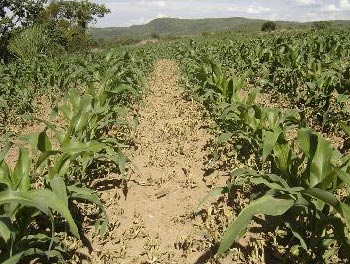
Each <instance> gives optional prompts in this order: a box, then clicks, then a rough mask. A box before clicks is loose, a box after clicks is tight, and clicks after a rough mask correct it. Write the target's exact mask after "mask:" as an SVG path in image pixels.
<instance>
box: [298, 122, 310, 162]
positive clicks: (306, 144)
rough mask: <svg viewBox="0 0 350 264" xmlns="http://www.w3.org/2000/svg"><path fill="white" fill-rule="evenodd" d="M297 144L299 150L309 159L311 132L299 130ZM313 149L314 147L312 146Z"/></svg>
mask: <svg viewBox="0 0 350 264" xmlns="http://www.w3.org/2000/svg"><path fill="white" fill-rule="evenodd" d="M297 137H298V142H299V147H300V149H301V150H302V151H303V152H304V153H305V154H306V155H307V156H308V157H310V155H311V154H310V149H311V146H312V145H311V137H312V132H311V130H310V129H308V128H301V129H299V130H298V136H297ZM313 147H314V146H313Z"/></svg>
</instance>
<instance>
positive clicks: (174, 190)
mask: <svg viewBox="0 0 350 264" xmlns="http://www.w3.org/2000/svg"><path fill="white" fill-rule="evenodd" d="M179 76H180V73H179V69H178V66H177V64H176V62H174V61H170V60H159V61H157V62H156V64H155V69H154V72H153V74H152V76H151V79H150V84H149V86H150V87H149V88H150V92H149V94H148V96H147V97H146V98H145V101H144V106H142V107H141V109H140V113H139V114H140V117H139V127H138V135H137V142H136V143H137V144H136V145H137V150H136V151H133V152H132V154H133V156H131V157H130V158H131V160H132V162H133V164H134V169H133V172H132V173H131V175H130V179H131V180H132V181H131V182H130V183H128V193H127V198H126V199H125V197H124V196H123V195H122V194H121V190H120V189H118V190H116V189H110V190H106V191H102V199H103V200H104V202H105V203H106V205H107V213H108V215H109V219H110V222H111V228H110V232H109V234H108V238H107V240H104V241H103V242H102V241H98V239H97V238H96V239H94V238H90V239H92V241H93V242H92V248H93V253H92V255H91V260H92V261H91V262H92V263H96V264H97V263H195V262H196V261H197V260H198V258H199V257H200V256H201V255H202V254H203V252H201V250H200V249H198V250H193V245H187V244H188V243H191V242H188V241H190V239H189V238H190V237H191V236H193V235H194V234H195V233H196V232H197V231H195V229H194V221H195V217H193V215H194V212H195V210H196V209H197V206H198V204H199V201H200V200H201V198H203V197H204V196H205V195H206V194H207V192H208V190H209V189H208V187H207V186H206V184H205V182H204V181H203V175H204V173H205V168H204V165H203V164H204V161H205V159H206V156H207V154H208V153H207V152H206V151H205V150H204V149H205V145H206V144H207V142H208V140H210V139H212V138H213V135H211V133H210V131H209V130H208V129H207V128H204V126H203V121H202V117H201V110H200V109H199V108H200V106H199V105H198V104H197V103H195V102H191V101H187V100H185V99H184V97H183V93H182V91H181V90H180V88H179ZM204 125H205V124H204Z"/></svg>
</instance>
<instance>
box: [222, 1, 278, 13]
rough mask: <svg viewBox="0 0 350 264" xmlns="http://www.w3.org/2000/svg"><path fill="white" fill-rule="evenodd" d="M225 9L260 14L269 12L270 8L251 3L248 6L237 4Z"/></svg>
mask: <svg viewBox="0 0 350 264" xmlns="http://www.w3.org/2000/svg"><path fill="white" fill-rule="evenodd" d="M226 10H227V11H230V12H240V13H247V14H253V15H260V14H265V13H269V12H270V11H271V8H268V7H263V6H258V5H256V3H253V4H251V5H250V6H248V7H247V6H238V5H233V6H229V7H228V8H227V9H226Z"/></svg>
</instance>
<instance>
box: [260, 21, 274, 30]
mask: <svg viewBox="0 0 350 264" xmlns="http://www.w3.org/2000/svg"><path fill="white" fill-rule="evenodd" d="M276 27H277V25H276V23H275V22H273V21H267V22H265V23H264V24H263V25H262V27H261V30H262V31H264V32H270V31H274V30H276Z"/></svg>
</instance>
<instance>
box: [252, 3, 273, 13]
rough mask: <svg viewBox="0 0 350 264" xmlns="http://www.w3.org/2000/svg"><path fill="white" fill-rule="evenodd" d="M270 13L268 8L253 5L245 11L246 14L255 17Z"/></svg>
mask: <svg viewBox="0 0 350 264" xmlns="http://www.w3.org/2000/svg"><path fill="white" fill-rule="evenodd" d="M270 11H271V9H270V8H268V7H263V6H255V5H251V6H249V7H248V9H247V13H248V14H256V15H259V14H265V13H268V12H270Z"/></svg>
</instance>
